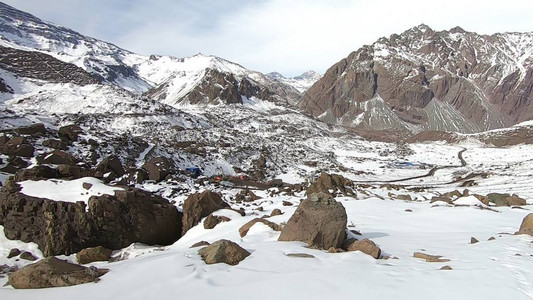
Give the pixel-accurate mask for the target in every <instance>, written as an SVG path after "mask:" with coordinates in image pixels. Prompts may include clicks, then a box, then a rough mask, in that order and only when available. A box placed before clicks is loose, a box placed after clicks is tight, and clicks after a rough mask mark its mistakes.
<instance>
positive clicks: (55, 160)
mask: <svg viewBox="0 0 533 300" xmlns="http://www.w3.org/2000/svg"><path fill="white" fill-rule="evenodd" d="M37 161H38V162H39V163H41V164H52V165H75V164H76V163H77V162H78V159H76V158H75V157H74V156H72V155H70V154H68V153H66V152H63V151H61V150H54V151H52V152H50V153H44V154H42V155H39V156H38V157H37Z"/></svg>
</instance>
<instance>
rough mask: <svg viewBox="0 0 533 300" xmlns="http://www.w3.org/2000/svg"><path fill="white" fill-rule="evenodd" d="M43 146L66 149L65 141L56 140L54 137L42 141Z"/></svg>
mask: <svg viewBox="0 0 533 300" xmlns="http://www.w3.org/2000/svg"><path fill="white" fill-rule="evenodd" d="M43 146H45V147H48V148H54V149H58V150H67V149H68V145H67V143H65V142H63V141H62V140H56V139H47V140H44V141H43Z"/></svg>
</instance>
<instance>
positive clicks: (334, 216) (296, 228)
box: [278, 193, 347, 249]
mask: <svg viewBox="0 0 533 300" xmlns="http://www.w3.org/2000/svg"><path fill="white" fill-rule="evenodd" d="M323 195H324V196H323V197H322V196H319V197H313V196H310V198H312V199H314V200H316V201H313V200H311V199H306V200H303V201H302V202H301V203H300V205H299V206H298V208H297V209H296V211H295V212H294V214H293V215H292V216H291V218H290V219H289V221H288V222H287V224H286V225H285V226H284V227H283V230H282V231H281V235H280V237H279V239H278V240H279V241H302V242H305V243H307V244H308V246H309V247H312V248H319V249H329V248H330V247H334V248H340V247H341V246H342V243H343V241H344V239H345V237H346V232H345V230H346V223H347V216H346V210H345V209H344V206H342V204H341V203H340V202H336V201H335V200H333V199H331V198H330V197H328V195H327V194H324V193H323Z"/></svg>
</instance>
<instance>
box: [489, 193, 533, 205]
mask: <svg viewBox="0 0 533 300" xmlns="http://www.w3.org/2000/svg"><path fill="white" fill-rule="evenodd" d="M487 198H488V199H489V201H490V202H492V203H494V204H495V205H496V206H514V205H526V204H527V202H526V200H524V199H522V198H520V197H518V196H517V195H510V194H501V193H490V194H488V195H487Z"/></svg>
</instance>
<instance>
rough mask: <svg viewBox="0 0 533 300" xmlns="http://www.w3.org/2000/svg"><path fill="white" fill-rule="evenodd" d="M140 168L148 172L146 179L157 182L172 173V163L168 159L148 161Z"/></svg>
mask: <svg viewBox="0 0 533 300" xmlns="http://www.w3.org/2000/svg"><path fill="white" fill-rule="evenodd" d="M142 167H143V169H145V170H146V171H147V172H148V179H150V180H155V181H156V182H159V181H161V180H163V179H165V177H166V176H167V175H169V174H171V173H172V172H173V170H174V163H173V162H172V161H171V160H170V159H168V158H166V157H164V156H161V157H154V158H152V159H150V160H149V161H148V162H147V163H145V164H144V165H143V166H142Z"/></svg>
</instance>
